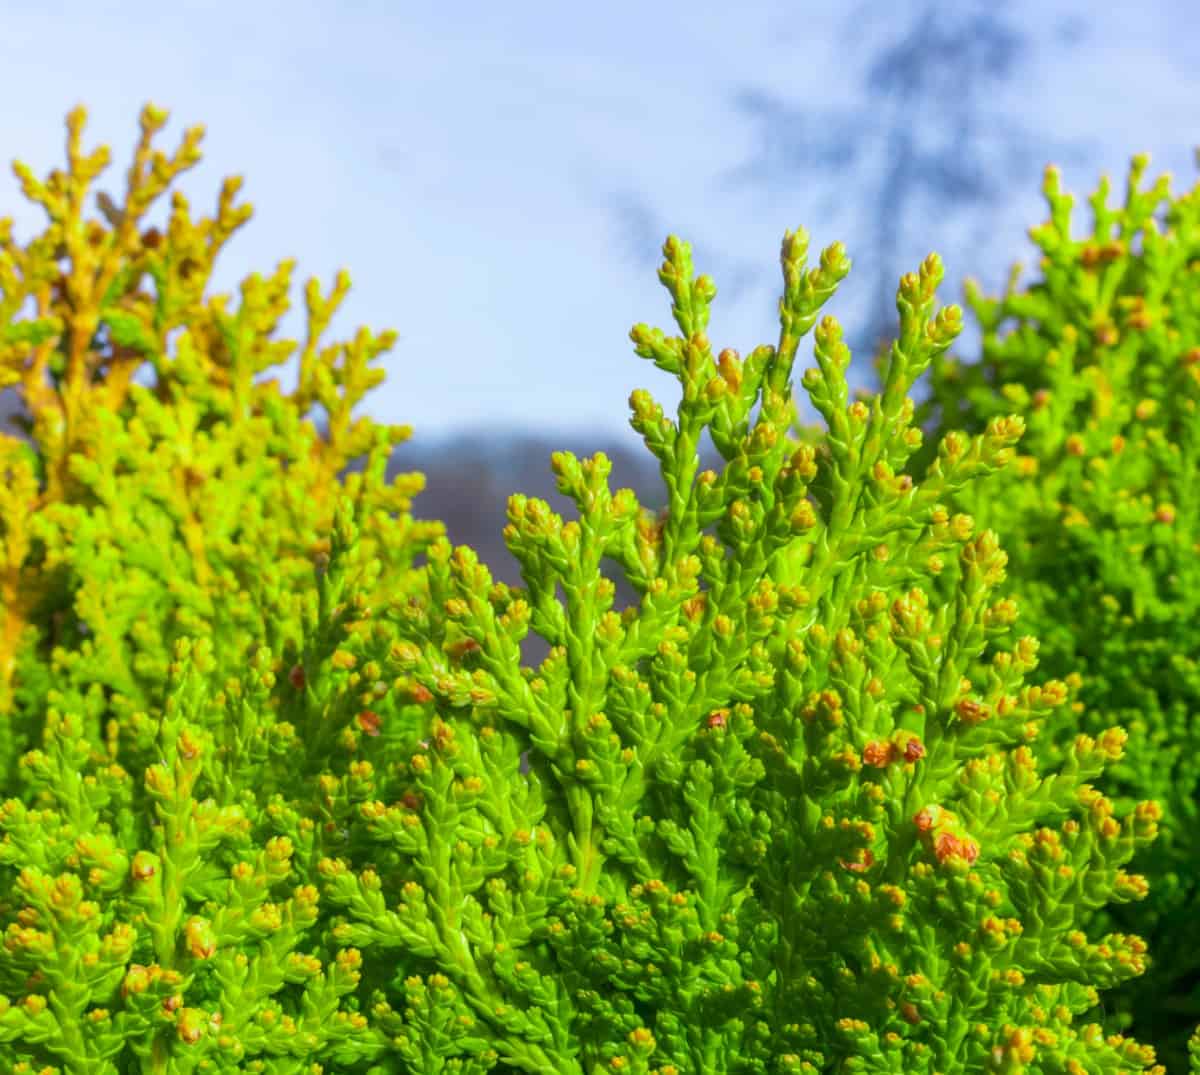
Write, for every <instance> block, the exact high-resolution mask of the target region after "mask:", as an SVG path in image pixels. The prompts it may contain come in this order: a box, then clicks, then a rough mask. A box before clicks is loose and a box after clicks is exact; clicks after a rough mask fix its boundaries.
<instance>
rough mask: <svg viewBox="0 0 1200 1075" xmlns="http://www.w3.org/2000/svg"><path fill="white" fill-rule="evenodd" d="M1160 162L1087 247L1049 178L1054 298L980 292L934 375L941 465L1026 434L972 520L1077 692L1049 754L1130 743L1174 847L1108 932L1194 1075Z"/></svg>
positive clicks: (1198, 279)
mask: <svg viewBox="0 0 1200 1075" xmlns="http://www.w3.org/2000/svg"><path fill="white" fill-rule="evenodd" d="M1147 164H1148V160H1147V158H1146V157H1144V156H1139V157H1135V158H1134V160H1133V164H1132V167H1131V168H1130V173H1129V182H1128V189H1127V193H1126V195H1125V202H1124V205H1123V206H1118V207H1112V206H1109V205H1108V194H1109V183H1108V181H1107V179H1105V180H1104V181H1102V182H1101V184H1100V187H1099V189H1098V190H1097V191H1096V193H1095V194H1094V195H1093V196H1092V197H1091V198H1090V199H1089V204H1090V205H1091V209H1092V217H1093V223H1092V229H1091V232H1090V233H1089V234H1085V235H1083V236H1081V237H1079V238H1076V237H1074V236H1073V235H1072V234H1071V209H1072V205H1073V203H1074V199H1073V198H1072V197H1071V196H1070V195H1069V194H1065V193H1063V192H1062V190H1061V189H1060V185H1059V176H1058V172H1057V171H1056V170H1055V169H1053V168H1051V169H1048V170H1047V172H1046V179H1045V184H1044V188H1043V189H1044V192H1045V195H1046V198H1047V201H1048V203H1049V207H1050V219H1049V220H1048V221H1047V222H1045V223H1043V224H1041V225H1040V226H1038V227H1036V228H1034V229H1032V231H1031V233H1030V234H1031V236H1032V238H1033V239H1034V241H1035V242H1036V243H1037V245H1038V247H1039V248H1040V251H1041V254H1042V257H1041V262H1040V268H1041V276H1040V278H1038V279H1036V280H1035V281H1034V282H1033V283H1032V284H1030V285H1029V286H1028V287H1026V288H1024V289H1020V290H1019V289H1018V288H1017V276H1018V273H1019V268H1018V269H1017V270H1015V271H1014V273H1013V276H1012V279H1011V281H1010V284H1009V288H1008V291H1007V293H1006V294H1005V295H1004V296H1003V297H1002V298H1000V299H986V298H984V297H983V296H982V295H981V293H980V291H979V288H978V286H977V285H974V284H972V285H970V286H969V288H968V301H969V302H970V305H971V307H972V308H973V309H974V311H975V314H976V316H977V317H978V319H979V322H980V324H981V327H982V329H983V354H982V358H981V360H980V361H979V362H976V363H973V364H970V365H967V364H963V363H959V362H951V361H945V360H942V359H941V358H939V359H936V360H935V361H934V363H933V368H932V371H931V389H932V393H931V396H930V399H929V402H928V403H927V404H925V405H924V406H923V413H922V415H921V418H922V420H924V419H925V418H928V417H935V418H936V419H937V420H938V426H937V430H936V432H935V435H934V437H933V438H931V441H930V447H931V448H932V447H933V446H936V444H937V442H938V440H939V439H940V437H941V436H943V435H944V434H945V432H946V431H947V430H958V429H962V428H965V429H968V430H980V429H983V428H985V427H986V425H987V424H988V423H989V422H990V421H992V420H994V417H995V416H996V415H1000V414H1008V413H1009V412H1010V411H1013V410H1016V411H1018V412H1019V413H1020V414H1021V415H1022V416H1023V418H1024V421H1025V425H1026V432H1025V435H1024V437H1023V438H1022V440H1021V443H1020V453H1021V454H1020V455H1019V456H1018V458H1017V459H1016V461H1015V463H1014V465H1012V466H1010V467H1008V468H1006V469H1005V470H1004V471H1003V472H1002V473H997V474H995V475H994V476H991V477H989V478H987V479H986V480H983V481H980V482H977V483H975V484H974V485H972V486H970V487H968V488H964V489H963V490H962V492H961V493H960V494H959V495H958V496H957V498H956V500H955V504H956V506H958V507H959V508H960V509H961V510H964V511H969V512H971V513H972V514H973V515H974V516H975V517H976V518H977V519H978V520H980V521H981V522H982V523H985V524H986V525H989V526H994V527H995V528H996V530H997V531H998V532H999V533H1000V535H1001V538H1002V540H1003V541H1004V544H1005V548H1006V549H1008V550H1009V554H1010V561H1009V574H1010V577H1011V580H1012V588H1013V590H1014V593H1015V594H1016V596H1017V598H1018V600H1019V602H1020V606H1021V610H1022V612H1021V616H1022V618H1021V623H1022V624H1023V628H1024V629H1026V630H1029V631H1031V632H1033V633H1034V634H1036V635H1037V636H1038V637H1039V639H1041V642H1042V648H1041V659H1042V667H1043V669H1045V670H1046V671H1047V672H1048V673H1050V674H1052V675H1065V674H1067V673H1068V672H1072V671H1073V672H1077V673H1079V674H1080V675H1081V676H1082V688H1081V690H1080V693H1079V701H1078V704H1077V706H1076V707H1075V709H1076V711H1075V712H1072V713H1071V714H1070V719H1068V720H1064V721H1061V722H1056V723H1055V724H1054V725H1053V726H1052V728H1051V729H1050V731H1051V734H1049V735H1047V736H1045V737H1043V742H1042V743H1041V745H1040V746H1039V749H1040V750H1041V752H1042V754H1043V756H1044V757H1046V758H1051V757H1054V756H1057V755H1058V754H1060V753H1061V750H1062V748H1063V746H1064V744H1066V743H1069V742H1070V741H1071V738H1072V737H1073V736H1074V735H1076V734H1077V733H1078V732H1080V731H1084V732H1091V733H1093V734H1094V733H1095V732H1096V731H1097V730H1099V729H1102V728H1105V727H1107V726H1109V725H1110V724H1112V723H1119V724H1121V725H1122V726H1123V727H1125V728H1126V729H1127V730H1128V732H1129V735H1130V740H1129V745H1128V747H1129V748H1128V750H1127V751H1126V754H1125V757H1124V758H1123V759H1122V760H1121V761H1120V762H1118V763H1117V764H1115V765H1114V766H1112V767H1111V768H1110V770H1109V772H1108V774H1107V777H1106V780H1107V784H1106V785H1105V788H1106V790H1109V791H1110V792H1111V794H1112V795H1113V796H1114V800H1115V801H1116V802H1118V803H1130V802H1133V801H1136V800H1138V799H1142V798H1153V799H1155V800H1157V801H1158V802H1160V803H1161V804H1162V807H1163V811H1164V819H1163V823H1162V835H1161V836H1160V838H1159V839H1158V841H1156V842H1155V844H1154V845H1153V847H1151V848H1148V849H1147V850H1146V851H1145V852H1144V853H1143V854H1142V855H1141V856H1140V857H1139V859H1138V860H1137V863H1136V865H1137V867H1138V868H1139V870H1140V871H1141V872H1143V873H1144V874H1145V875H1147V877H1148V878H1149V881H1150V892H1149V896H1148V898H1147V899H1146V900H1145V901H1142V902H1140V903H1137V904H1130V905H1126V906H1121V907H1116V908H1112V909H1109V910H1107V911H1106V912H1105V913H1104V914H1103V916H1102V918H1103V920H1104V922H1106V923H1108V924H1110V925H1111V926H1113V927H1114V928H1119V929H1127V930H1136V931H1137V932H1138V933H1141V934H1142V935H1144V936H1145V937H1146V938H1147V940H1148V942H1149V944H1150V953H1151V966H1150V970H1149V971H1148V974H1147V976H1146V977H1145V978H1143V979H1139V980H1138V981H1137V982H1136V983H1130V985H1129V986H1128V987H1127V988H1126V989H1123V990H1122V991H1121V992H1120V994H1118V995H1115V996H1110V997H1109V998H1108V1000H1107V1001H1106V1006H1107V1007H1108V1008H1109V1010H1110V1011H1111V1010H1114V1009H1116V1010H1119V1011H1122V1012H1124V1013H1125V1014H1126V1025H1128V1023H1129V1017H1132V1026H1133V1032H1134V1033H1136V1034H1137V1035H1138V1036H1139V1037H1141V1038H1143V1039H1144V1040H1149V1041H1153V1042H1154V1043H1155V1044H1157V1045H1158V1046H1159V1049H1160V1058H1164V1059H1168V1068H1169V1070H1178V1071H1181V1070H1184V1068H1185V1066H1186V1057H1185V1046H1186V1041H1187V1037H1188V1035H1189V1034H1190V1032H1191V1030H1192V1028H1193V1027H1194V1026H1195V1024H1196V1022H1197V1021H1198V1020H1200V867H1198V865H1197V864H1198V863H1200V806H1198V798H1197V796H1198V793H1200V410H1198V408H1197V401H1198V400H1200V185H1198V186H1197V187H1194V188H1193V189H1192V190H1191V191H1190V192H1188V193H1186V194H1183V195H1181V196H1178V197H1176V196H1173V195H1172V194H1171V192H1170V190H1169V183H1170V178H1169V176H1163V177H1161V178H1160V179H1159V180H1158V181H1157V182H1155V183H1154V184H1153V185H1152V186H1150V187H1148V188H1147V189H1141V181H1142V176H1143V174H1144V172H1145V170H1146V166H1147ZM952 435H958V434H957V433H955V434H952ZM930 458H932V456H930ZM1164 1053H1165V1054H1166V1055H1165V1056H1164Z"/></svg>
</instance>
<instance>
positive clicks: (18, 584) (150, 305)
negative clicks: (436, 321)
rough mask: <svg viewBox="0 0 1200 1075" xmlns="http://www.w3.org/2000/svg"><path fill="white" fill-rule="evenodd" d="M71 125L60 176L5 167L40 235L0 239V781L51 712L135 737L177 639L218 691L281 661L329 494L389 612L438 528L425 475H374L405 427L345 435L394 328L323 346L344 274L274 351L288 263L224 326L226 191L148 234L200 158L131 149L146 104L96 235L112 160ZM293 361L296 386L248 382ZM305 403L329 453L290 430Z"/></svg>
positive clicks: (312, 437) (296, 427)
mask: <svg viewBox="0 0 1200 1075" xmlns="http://www.w3.org/2000/svg"><path fill="white" fill-rule="evenodd" d="M83 122H84V113H83V111H82V109H80V110H76V111H75V112H73V113H72V114H71V116H70V118H69V120H68V140H67V159H68V168H67V170H66V171H65V172H64V171H57V170H56V171H55V172H53V173H52V174H51V175H50V176H49V177H48V178H47V179H46V180H45V181H40V180H38V179H37V178H35V176H34V175H33V173H32V172H31V171H30V170H29V168H28V167H26V166H25V165H23V164H20V163H18V164H17V165H15V171H16V173H17V175H18V177H19V178H20V180H21V183H22V186H23V188H24V191H25V194H26V195H27V196H28V197H29V198H30V199H31V200H33V201H34V202H36V203H37V204H38V205H40V206H41V207H42V208H44V209H45V211H46V214H47V216H48V217H49V226H48V227H47V228H46V229H45V231H43V232H42V233H41V234H40V235H38V236H37V237H35V238H34V239H33V240H32V241H31V242H29V243H28V244H26V245H24V246H22V245H21V244H18V243H17V242H16V241H15V240H14V239H13V237H12V232H11V221H9V220H5V221H0V387H3V386H6V385H7V386H15V388H16V390H17V391H18V392H19V393H20V395H21V396H22V398H23V401H24V403H25V406H26V408H27V410H28V411H29V413H30V414H31V416H32V427H31V429H30V430H29V433H30V436H31V441H30V443H26V442H24V441H22V440H21V439H19V438H17V437H15V436H11V435H8V434H2V435H0V475H2V477H3V486H2V487H0V541H2V544H0V709H7V708H8V706H9V705H11V706H12V709H11V712H12V718H11V719H10V720H9V721H6V722H5V727H4V728H3V729H2V730H0V742H3V746H4V760H5V763H6V765H5V768H7V764H8V763H10V762H11V761H12V760H13V758H14V757H15V756H16V755H17V754H19V753H21V752H22V751H23V750H25V749H27V748H28V747H29V746H30V745H32V741H31V740H30V738H29V736H30V734H31V733H32V729H34V728H35V727H37V726H38V724H39V722H40V720H41V719H42V717H43V715H44V710H45V707H46V705H47V704H48V703H51V704H54V705H57V706H59V707H60V708H70V709H76V710H78V711H79V712H85V713H87V715H88V718H89V720H91V721H97V720H99V721H101V722H103V721H104V720H106V719H107V718H108V717H110V716H119V717H122V718H128V720H124V721H123V723H122V725H121V727H122V728H128V729H132V728H135V727H140V726H141V722H143V721H144V720H146V719H147V715H148V714H149V713H152V712H153V709H154V707H155V706H157V705H160V704H161V699H162V690H163V687H164V684H165V680H166V673H167V666H168V663H169V661H170V657H171V652H172V649H173V645H174V641H175V639H177V638H180V637H183V636H191V637H202V636H203V637H207V638H210V639H211V640H212V642H213V644H214V647H215V649H216V652H217V653H218V655H219V661H220V667H221V669H222V671H223V672H224V673H225V674H234V673H235V672H237V671H239V670H240V669H241V668H242V667H243V666H244V664H245V661H246V659H247V656H248V654H249V653H252V652H253V651H254V649H255V648H257V646H258V645H261V644H263V643H264V642H266V643H268V644H270V645H271V646H272V647H273V648H274V649H276V650H281V649H283V648H287V647H292V648H295V647H296V646H298V645H299V644H300V633H299V618H298V617H299V612H300V607H301V604H302V601H303V600H304V598H305V594H306V590H310V589H311V578H312V567H313V558H314V556H317V555H321V554H322V542H325V543H326V544H327V538H326V537H325V535H326V533H327V531H328V528H329V525H330V522H331V520H332V516H333V510H334V505H335V501H336V499H337V497H338V496H342V495H344V496H349V497H350V498H351V499H352V500H353V501H354V502H355V505H356V510H357V511H358V512H359V514H360V515H361V517H362V519H363V520H364V540H365V541H366V543H367V547H368V550H369V551H370V550H374V551H375V552H376V554H377V555H378V556H379V558H380V560H381V567H382V573H381V578H382V579H384V580H385V581H386V584H387V587H388V592H389V593H391V594H393V595H394V593H395V591H394V587H395V586H396V585H397V584H398V583H399V582H400V580H402V578H403V577H404V576H405V574H406V573H407V570H408V568H409V566H410V564H411V562H412V559H413V557H414V554H415V553H417V552H419V551H420V549H421V548H422V547H423V545H424V544H425V543H427V542H428V540H429V539H430V538H431V537H433V536H435V535H437V534H438V533H440V532H441V527H440V525H439V524H428V523H414V522H413V521H412V519H411V517H410V516H409V514H408V509H409V502H410V499H411V497H412V496H413V494H414V493H416V492H417V491H419V489H420V488H421V485H422V479H421V477H420V475H404V476H402V477H401V478H399V479H398V480H396V481H395V482H393V483H391V484H387V483H385V480H384V468H385V466H386V464H387V460H388V456H389V455H390V453H391V449H392V446H393V445H395V444H397V443H399V442H401V441H403V440H404V439H406V438H407V436H408V433H409V430H408V429H407V427H401V426H382V425H379V424H378V423H376V422H374V421H372V420H371V419H369V418H359V419H357V420H356V421H352V420H351V411H352V409H353V408H354V407H355V406H356V405H357V404H358V403H359V402H360V401H361V400H362V399H363V397H364V395H365V394H366V393H367V392H368V391H369V390H370V389H371V388H372V387H374V386H375V385H377V384H378V383H379V382H380V380H382V378H383V372H382V371H381V370H379V369H376V368H373V366H372V363H373V362H374V361H375V360H376V359H377V358H378V356H379V355H380V354H382V353H383V352H385V351H387V350H388V349H389V348H390V347H391V345H392V343H393V341H394V339H395V333H393V332H390V331H389V332H384V333H380V334H373V333H371V332H369V331H368V330H366V329H361V330H360V331H359V333H358V334H357V336H356V337H355V338H354V340H353V341H352V342H350V343H346V344H332V345H322V342H321V336H322V334H323V333H324V331H325V328H326V326H327V325H328V323H329V320H330V318H331V316H332V314H333V313H334V311H335V309H336V307H337V306H338V304H339V303H340V302H341V300H342V299H343V298H344V297H345V294H346V292H347V290H348V288H349V286H350V281H349V277H348V275H347V274H345V273H340V274H339V275H338V278H337V281H336V283H335V285H334V287H333V290H332V292H331V293H330V294H329V295H322V293H321V290H320V288H319V286H318V284H317V281H315V280H310V281H309V283H308V286H307V288H306V291H305V299H306V304H307V311H308V317H307V333H306V338H305V340H304V341H303V342H302V343H297V342H296V341H292V340H286V339H278V338H275V337H276V335H277V333H276V328H277V325H278V323H279V321H280V319H281V318H282V316H283V315H284V313H285V312H286V311H287V309H288V306H289V300H288V292H289V287H290V282H291V274H292V269H293V266H294V262H292V261H284V262H282V263H281V264H280V265H279V267H278V268H277V270H276V271H275V273H274V274H273V275H271V276H270V277H268V278H266V279H264V278H263V277H261V276H260V275H258V274H254V275H252V276H250V277H248V278H247V279H246V280H245V281H244V282H243V283H242V285H241V288H240V296H239V300H238V301H237V302H236V303H234V304H232V307H233V308H232V309H231V308H230V307H231V303H230V298H229V296H228V295H210V294H208V291H209V284H210V277H211V275H212V271H213V264H214V261H215V260H216V258H217V256H218V254H219V253H220V252H221V250H222V249H223V247H224V245H225V243H226V242H227V241H228V239H229V238H230V236H231V235H232V234H233V232H234V231H236V230H237V229H238V228H239V227H240V226H241V225H242V224H243V223H244V222H245V221H246V220H247V219H248V218H249V216H250V213H251V209H250V207H249V206H248V205H241V206H239V205H235V204H234V198H235V195H236V193H237V191H238V189H239V187H240V186H241V180H240V179H237V178H231V179H228V180H226V181H225V183H224V185H223V186H222V188H221V193H220V197H219V198H218V201H217V211H216V214H215V216H213V217H211V218H201V219H199V220H196V221H193V219H192V217H191V213H190V210H189V206H188V203H187V199H186V198H184V196H183V195H182V194H181V193H179V192H178V191H175V192H173V194H172V196H171V209H170V214H169V218H168V222H167V224H166V227H165V229H161V230H160V229H159V228H157V227H149V226H147V225H146V223H145V221H144V218H145V217H146V216H147V214H148V212H149V211H150V210H151V209H152V207H153V205H154V203H155V202H156V200H158V199H159V198H161V197H162V196H163V195H164V194H165V193H166V192H167V190H168V188H169V187H170V184H171V183H172V181H173V180H174V179H175V178H176V177H177V176H178V175H179V174H180V173H181V172H183V171H184V170H186V169H187V168H190V167H192V166H193V165H194V164H195V163H196V162H197V161H198V160H199V159H200V153H199V149H198V144H199V141H200V138H201V136H202V133H203V129H202V128H200V127H196V128H193V129H191V130H189V131H187V132H186V133H185V135H184V137H183V140H182V144H181V146H180V148H179V149H178V151H177V152H176V153H175V154H174V155H173V156H170V157H168V156H166V155H164V154H162V153H160V152H158V151H156V150H152V149H151V148H150V142H151V138H152V136H153V135H154V133H155V132H156V131H157V130H159V129H160V128H161V127H162V126H163V125H164V123H165V122H166V114H165V113H163V112H161V111H158V110H156V109H154V108H150V107H147V108H146V109H145V110H144V111H143V113H142V118H141V129H142V137H141V141H140V143H139V145H138V147H137V151H136V153H135V155H134V159H133V163H132V166H131V168H130V170H129V172H128V176H127V189H126V193H125V197H124V200H123V201H122V202H121V204H119V205H118V204H116V203H114V200H113V198H112V197H110V196H109V195H107V194H105V193H100V194H99V195H98V196H97V199H96V200H97V202H98V204H99V206H100V209H101V211H102V213H103V219H102V220H98V219H93V218H90V217H88V216H87V215H86V214H85V201H86V196H87V194H88V191H89V188H90V186H91V184H92V182H93V180H94V179H95V178H96V177H97V176H98V175H99V174H100V173H101V171H102V170H103V169H104V168H105V166H106V165H107V164H108V161H109V153H108V150H107V149H106V148H104V147H102V148H100V149H98V150H97V151H96V152H94V153H92V154H90V155H85V154H83V152H82V151H81V149H80V134H81V129H82V126H83ZM297 350H299V360H300V370H299V384H298V387H297V388H296V390H295V391H291V392H284V391H282V390H281V389H280V386H279V383H278V381H277V380H276V379H272V380H270V381H268V382H266V383H261V381H260V380H258V379H257V378H258V375H260V374H262V373H263V372H264V371H268V370H270V369H271V368H272V367H273V366H278V365H279V364H280V363H282V362H284V361H286V360H287V359H288V358H289V356H291V355H293V354H294V353H295V352H296V351H297ZM135 378H140V381H141V382H146V381H149V382H150V385H151V386H150V387H146V386H145V384H144V383H139V381H138V380H135ZM314 407H321V408H322V409H323V410H324V411H325V413H326V415H327V419H328V421H327V425H328V432H327V433H326V434H325V435H322V434H321V433H320V432H319V431H318V430H317V429H316V427H315V426H314V425H313V423H312V422H311V420H309V419H308V417H307V416H308V415H309V414H310V412H311V411H312V409H313V408H314ZM363 457H365V467H364V469H363V470H362V472H361V473H355V474H351V475H350V476H349V477H347V478H346V479H345V481H344V482H342V481H341V480H340V479H339V475H340V474H341V473H342V472H343V471H344V469H345V468H346V466H347V464H348V463H350V462H352V461H355V460H358V459H361V458H363ZM306 584H307V585H306ZM369 589H370V588H369V587H368V591H369ZM368 596H369V592H368ZM14 681H15V683H16V688H15V693H12V694H10V691H11V690H12V689H13V684H14ZM101 726H103V725H102V724H101Z"/></svg>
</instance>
